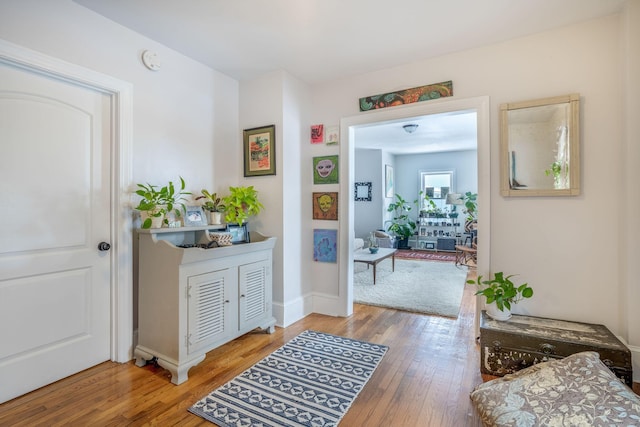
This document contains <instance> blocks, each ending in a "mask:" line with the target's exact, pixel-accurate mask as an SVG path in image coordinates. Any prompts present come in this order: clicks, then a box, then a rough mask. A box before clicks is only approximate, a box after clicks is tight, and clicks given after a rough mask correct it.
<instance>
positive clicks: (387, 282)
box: [353, 258, 467, 317]
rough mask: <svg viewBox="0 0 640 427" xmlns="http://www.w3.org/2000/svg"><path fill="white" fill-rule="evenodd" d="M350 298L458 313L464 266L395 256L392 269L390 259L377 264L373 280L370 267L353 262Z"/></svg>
mask: <svg viewBox="0 0 640 427" xmlns="http://www.w3.org/2000/svg"><path fill="white" fill-rule="evenodd" d="M354 268H355V274H354V279H353V293H354V297H353V300H354V302H356V303H359V304H367V305H376V306H380V307H388V308H396V309H398V310H405V311H412V312H416V313H425V314H434V315H438V316H445V317H458V313H459V311H460V303H461V302H462V293H463V291H464V284H465V280H466V277H467V269H466V268H464V267H456V265H455V264H454V263H443V262H430V261H411V260H404V259H397V258H396V269H395V272H392V271H391V259H388V260H384V261H382V262H381V263H380V264H378V267H377V273H376V284H375V285H374V284H373V267H369V269H367V266H366V265H365V264H362V263H355V267H354Z"/></svg>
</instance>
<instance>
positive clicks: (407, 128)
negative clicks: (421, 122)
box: [402, 123, 418, 133]
mask: <svg viewBox="0 0 640 427" xmlns="http://www.w3.org/2000/svg"><path fill="white" fill-rule="evenodd" d="M402 129H404V131H405V132H407V133H414V132H415V131H416V129H418V125H417V124H415V123H410V124H408V125H404V126H402Z"/></svg>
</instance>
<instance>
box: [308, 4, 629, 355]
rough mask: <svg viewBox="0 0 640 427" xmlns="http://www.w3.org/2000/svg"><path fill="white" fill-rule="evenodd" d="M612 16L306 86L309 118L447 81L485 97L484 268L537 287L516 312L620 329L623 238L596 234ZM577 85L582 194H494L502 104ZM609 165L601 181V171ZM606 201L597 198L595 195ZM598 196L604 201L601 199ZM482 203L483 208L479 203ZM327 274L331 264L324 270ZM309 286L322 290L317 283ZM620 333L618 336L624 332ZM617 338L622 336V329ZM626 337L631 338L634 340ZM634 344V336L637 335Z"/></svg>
mask: <svg viewBox="0 0 640 427" xmlns="http://www.w3.org/2000/svg"><path fill="white" fill-rule="evenodd" d="M621 37H622V35H621V33H620V17H619V16H611V17H606V18H603V19H599V20H595V21H590V22H586V23H583V24H581V25H575V26H571V27H566V28H562V29H560V30H556V31H550V32H546V33H542V34H538V35H534V36H530V37H525V38H521V39H516V40H512V41H509V42H505V43H500V44H495V45H491V46H487V47H483V48H479V49H473V50H469V51H464V52H459V53H456V54H452V55H447V56H442V57H438V58H434V59H430V60H424V61H417V62H415V63H411V64H407V65H404V66H400V67H395V68H390V69H386V70H382V71H378V72H372V73H368V74H364V75H359V76H354V77H350V78H344V79H341V80H337V81H332V82H329V83H327V84H323V85H318V86H316V87H314V88H313V105H314V107H315V108H314V112H313V116H312V117H313V118H314V119H315V121H317V122H319V121H320V120H319V118H322V120H324V121H325V122H326V121H331V122H335V121H337V120H339V119H340V118H341V117H350V116H354V115H357V114H366V113H359V112H358V102H357V100H358V98H360V97H362V96H366V95H371V94H376V93H384V92H387V91H390V90H397V89H401V88H409V87H415V86H420V85H424V84H427V83H432V82H438V81H445V80H449V79H451V80H453V86H454V93H455V98H469V97H475V96H482V95H489V96H490V98H491V115H492V116H491V152H492V154H491V166H492V167H491V177H490V178H491V182H492V186H491V189H492V190H491V191H492V194H491V200H492V207H491V211H492V218H491V223H492V227H491V229H492V230H491V235H490V241H491V257H490V259H491V269H492V270H493V271H500V270H504V271H507V272H510V273H517V274H519V275H520V278H521V279H522V280H524V281H528V282H529V283H530V284H531V285H532V286H533V287H534V289H535V292H536V295H535V297H534V298H533V299H532V300H528V301H526V302H525V303H523V304H520V305H519V306H518V307H517V308H516V311H517V312H520V313H530V314H535V315H539V316H547V317H556V318H562V319H567V320H578V321H586V322H593V323H603V324H605V325H607V326H608V327H609V328H610V329H611V330H613V331H614V332H615V333H617V334H622V332H623V331H624V329H625V328H624V321H625V318H624V314H623V313H624V312H625V307H623V306H621V304H620V295H621V293H622V291H623V289H625V288H629V287H636V286H638V285H637V284H635V283H629V282H622V278H621V276H620V274H619V267H620V260H621V259H623V258H624V254H623V253H621V251H620V247H621V244H622V242H621V241H620V239H619V236H618V235H617V233H616V232H615V225H613V224H611V223H610V225H611V226H613V230H611V229H610V230H611V232H610V233H602V232H601V230H602V229H603V228H602V226H603V224H602V222H603V220H602V209H603V207H605V210H606V212H607V216H609V217H610V218H616V217H617V216H618V215H619V205H617V204H615V203H611V201H612V200H617V199H618V198H620V197H623V196H624V195H623V194H621V193H620V190H619V187H620V186H619V183H620V180H621V178H622V177H621V172H620V168H619V162H620V158H619V153H620V150H621V138H622V133H621V112H622V103H621V87H620V86H619V85H615V84H610V82H615V81H618V80H619V78H620V73H621V57H620V49H621V46H620V41H621ZM571 92H579V93H580V94H581V96H582V117H581V120H582V155H583V159H582V170H583V171H584V174H583V186H582V187H583V194H582V195H580V196H578V197H565V198H518V199H515V198H511V199H509V198H503V197H501V196H500V193H499V185H498V183H499V170H500V168H499V165H500V159H499V123H498V117H499V115H498V108H499V105H500V104H501V103H505V102H515V101H522V100H527V99H536V98H542V97H547V96H554V95H562V94H568V93H571ZM603 170H606V171H607V179H602V176H603V175H602V174H601V173H600V171H603ZM603 199H604V200H603ZM605 200H606V201H605ZM479 208H480V210H482V206H480V207H479ZM327 275H328V276H329V277H333V274H332V272H328V274H327ZM314 289H323V290H328V288H327V286H326V282H320V281H317V282H315V283H314ZM623 335H624V334H623ZM623 338H626V337H625V336H623ZM632 344H633V343H632ZM636 344H640V342H639V343H636Z"/></svg>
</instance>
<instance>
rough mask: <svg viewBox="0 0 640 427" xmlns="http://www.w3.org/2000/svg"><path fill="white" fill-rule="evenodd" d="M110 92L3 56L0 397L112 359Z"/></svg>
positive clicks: (0, 70)
mask: <svg viewBox="0 0 640 427" xmlns="http://www.w3.org/2000/svg"><path fill="white" fill-rule="evenodd" d="M110 123H111V107H110V100H109V97H108V96H106V95H104V94H102V93H100V92H97V91H94V90H91V89H89V88H85V87H80V86H76V85H73V84H71V83H68V82H65V81H61V80H58V79H55V78H52V77H48V76H44V75H40V74H37V73H33V72H30V71H27V70H23V69H19V68H16V67H13V66H11V65H8V64H4V63H0V200H2V202H1V204H2V207H1V208H0V343H1V344H0V378H2V381H1V385H0V402H2V401H5V400H8V399H11V398H13V397H15V396H18V395H21V394H24V393H26V392H28V391H30V390H33V389H35V388H38V387H40V386H43V385H45V384H49V383H51V382H53V381H56V380H58V379H60V378H64V377H66V376H68V375H71V374H73V373H76V372H79V371H81V370H83V369H86V368H88V367H90V366H93V365H95V364H98V363H100V362H103V361H105V360H108V359H109V355H110V309H111V302H110V280H111V278H110V271H111V259H110V252H100V251H98V249H97V245H98V243H99V242H101V241H106V242H109V240H110V235H111V232H110V218H109V212H110V210H109V206H110V205H109V203H110V194H111V191H110V182H111V180H110V170H111V168H110V150H109V146H110V136H111V135H110V132H111V124H110Z"/></svg>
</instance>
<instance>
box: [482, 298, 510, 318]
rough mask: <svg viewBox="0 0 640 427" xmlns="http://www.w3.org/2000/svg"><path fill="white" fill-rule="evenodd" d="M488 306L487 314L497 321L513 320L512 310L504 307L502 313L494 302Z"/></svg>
mask: <svg viewBox="0 0 640 427" xmlns="http://www.w3.org/2000/svg"><path fill="white" fill-rule="evenodd" d="M486 306H487V314H488V315H489V316H490V317H491V318H493V319H495V320H503V321H504V320H509V319H511V310H509V309H508V308H507V307H503V310H502V311H500V310H498V307H497V306H496V303H495V302H492V303H491V304H486Z"/></svg>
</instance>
